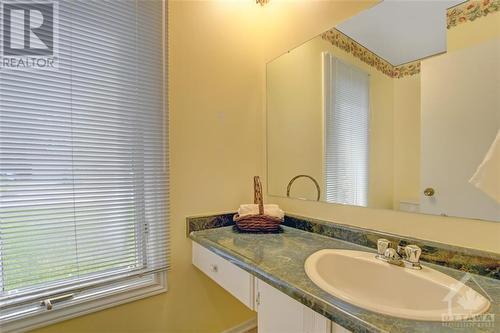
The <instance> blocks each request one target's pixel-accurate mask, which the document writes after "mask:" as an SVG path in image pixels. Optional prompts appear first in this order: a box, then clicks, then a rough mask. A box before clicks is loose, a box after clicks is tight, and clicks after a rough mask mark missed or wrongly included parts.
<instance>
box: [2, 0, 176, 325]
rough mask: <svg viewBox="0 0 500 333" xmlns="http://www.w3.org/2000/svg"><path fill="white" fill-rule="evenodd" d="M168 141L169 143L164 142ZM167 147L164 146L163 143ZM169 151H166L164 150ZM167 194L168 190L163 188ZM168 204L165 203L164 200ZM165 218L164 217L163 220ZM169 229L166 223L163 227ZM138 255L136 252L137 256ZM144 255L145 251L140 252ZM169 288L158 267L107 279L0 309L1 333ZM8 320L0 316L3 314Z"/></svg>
mask: <svg viewBox="0 0 500 333" xmlns="http://www.w3.org/2000/svg"><path fill="white" fill-rule="evenodd" d="M161 1H162V13H163V17H162V36H163V37H162V40H163V43H162V44H161V47H162V52H163V73H162V74H163V90H164V98H163V109H162V111H163V113H164V124H163V125H164V126H165V127H168V109H167V106H168V103H167V98H168V83H167V79H166V77H167V74H168V65H167V61H168V59H167V47H168V46H167V38H168V37H167V16H168V3H167V1H166V0H161ZM167 133H168V131H165V134H164V138H163V140H164V142H168V134H167ZM167 144H168V143H167ZM164 148H165V149H167V146H164ZM167 151H168V150H167ZM164 158H165V166H166V167H167V169H166V171H165V176H166V177H167V178H168V177H169V171H168V153H166V154H165V157H164ZM166 191H167V193H168V189H167V190H166ZM165 204H166V205H168V203H165ZM167 221H168V215H167V220H165V223H167ZM166 227H167V228H168V226H166ZM140 255H141V254H140V253H139V256H140ZM142 255H144V254H142ZM2 282H3V281H2V272H1V266H0V284H1V283H2ZM167 291H168V283H167V271H166V270H160V271H157V272H153V273H145V274H143V275H140V276H131V277H127V278H124V279H121V280H120V279H118V282H116V281H115V282H113V281H111V282H109V284H104V285H102V286H98V287H94V288H86V289H82V290H80V291H75V292H66V293H65V294H68V293H70V294H73V297H72V298H71V299H68V300H64V301H61V302H58V303H56V304H54V306H53V308H52V309H51V310H47V309H46V307H45V306H44V305H43V304H41V303H40V302H39V301H36V300H34V301H33V302H29V303H26V304H25V305H21V306H16V307H13V308H12V309H11V310H5V309H1V310H0V327H1V331H2V332H3V333H12V332H25V331H29V330H33V329H36V328H41V327H44V326H48V325H52V324H55V323H58V322H61V321H64V320H68V319H72V318H76V317H79V316H82V315H86V314H91V313H94V312H97V311H101V310H104V309H108V308H111V307H114V306H117V305H121V304H125V303H129V302H133V301H136V300H139V299H143V298H147V297H151V296H155V295H158V294H161V293H165V292H167ZM4 316H5V317H7V319H3V317H4Z"/></svg>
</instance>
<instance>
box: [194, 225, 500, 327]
mask: <svg viewBox="0 0 500 333" xmlns="http://www.w3.org/2000/svg"><path fill="white" fill-rule="evenodd" d="M189 236H190V238H191V239H192V240H194V241H195V242H197V243H199V244H201V245H203V246H204V247H206V248H208V249H209V250H211V251H213V252H215V253H217V254H218V255H220V256H222V257H224V258H225V259H227V260H229V261H230V262H232V263H234V264H235V265H237V266H239V267H241V268H242V269H244V270H246V271H248V272H250V273H251V274H252V275H254V276H256V277H257V278H259V279H261V280H263V281H264V282H267V283H269V284H270V285H272V286H273V287H275V288H277V289H279V290H281V291H282V292H283V293H285V294H287V295H289V296H290V297H292V298H294V299H296V300H297V301H299V302H301V303H302V304H304V305H306V306H308V307H310V308H311V309H313V310H315V311H316V312H318V313H320V314H322V315H323V316H325V317H327V318H329V319H331V320H332V321H334V322H336V323H337V324H339V325H341V326H343V327H345V328H347V329H349V330H351V331H353V332H405V333H411V332H428V333H436V332H499V331H500V315H499V312H500V281H499V280H495V279H491V278H487V277H483V276H479V275H473V277H474V279H475V280H476V281H477V283H478V284H479V285H480V286H481V288H483V289H484V291H485V292H486V293H487V295H485V296H489V298H490V299H491V301H492V306H491V307H490V309H489V311H488V313H490V314H493V316H490V317H494V316H495V315H496V317H497V321H498V322H497V323H495V322H494V321H487V322H481V323H477V322H469V321H468V322H450V323H441V322H428V321H416V320H407V319H400V318H395V317H391V316H386V315H382V314H378V313H375V312H371V311H368V310H364V309H362V308H359V307H356V306H354V305H351V304H349V303H346V302H344V301H342V300H340V299H337V298H335V297H333V296H332V295H330V294H328V293H326V292H325V291H323V290H322V289H320V288H319V287H317V286H316V285H315V284H314V283H313V282H312V281H311V280H310V279H309V278H308V277H307V275H306V273H305V271H304V262H305V260H306V258H307V257H308V256H309V255H311V254H312V253H314V252H316V251H318V250H321V249H326V248H332V249H350V250H361V251H367V252H373V250H372V249H370V248H366V247H363V246H359V245H355V244H352V243H348V242H345V241H341V240H337V239H333V238H330V237H326V236H322V235H319V234H315V233H310V232H306V231H302V230H298V229H295V228H290V227H283V232H282V233H279V234H247V233H239V232H237V231H235V230H233V227H231V226H229V227H221V228H215V229H206V230H200V231H194V232H191V234H190V235H189ZM424 265H426V266H428V267H431V268H434V269H436V270H439V271H441V272H443V273H446V274H448V275H450V276H453V277H455V278H457V279H461V278H462V277H463V276H464V272H461V271H458V270H454V269H450V268H447V267H442V266H438V265H433V264H426V263H424ZM471 281H472V280H471ZM469 285H470V286H471V287H472V288H474V289H476V290H477V291H478V292H481V291H480V290H478V288H477V286H475V285H474V284H472V283H471V284H469ZM409 288H411V286H409ZM482 293H483V294H484V292H482ZM422 297H425V296H424V295H422Z"/></svg>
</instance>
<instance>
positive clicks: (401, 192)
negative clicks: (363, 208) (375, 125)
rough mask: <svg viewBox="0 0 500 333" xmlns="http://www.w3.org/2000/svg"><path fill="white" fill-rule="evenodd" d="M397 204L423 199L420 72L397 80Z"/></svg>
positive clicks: (395, 167) (395, 187)
mask: <svg viewBox="0 0 500 333" xmlns="http://www.w3.org/2000/svg"><path fill="white" fill-rule="evenodd" d="M393 84H394V199H393V200H394V203H393V208H394V209H398V208H399V203H400V202H401V201H405V202H412V203H418V202H419V200H420V74H418V75H413V76H409V77H405V78H401V79H394V80H393Z"/></svg>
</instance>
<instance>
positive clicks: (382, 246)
mask: <svg viewBox="0 0 500 333" xmlns="http://www.w3.org/2000/svg"><path fill="white" fill-rule="evenodd" d="M390 247H391V242H390V241H389V240H387V239H385V238H380V239H379V240H377V253H378V254H379V255H381V256H384V255H385V250H387V249H388V248H390Z"/></svg>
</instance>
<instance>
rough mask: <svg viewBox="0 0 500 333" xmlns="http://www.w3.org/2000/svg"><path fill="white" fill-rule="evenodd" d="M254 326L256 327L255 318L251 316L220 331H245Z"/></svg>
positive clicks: (237, 332) (240, 332)
mask: <svg viewBox="0 0 500 333" xmlns="http://www.w3.org/2000/svg"><path fill="white" fill-rule="evenodd" d="M255 327H257V318H252V319H250V320H247V321H244V322H242V323H241V324H238V325H236V326H233V327H231V328H230V329H228V330H225V331H224V332H221V333H246V332H248V331H250V330H251V329H253V328H255Z"/></svg>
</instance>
